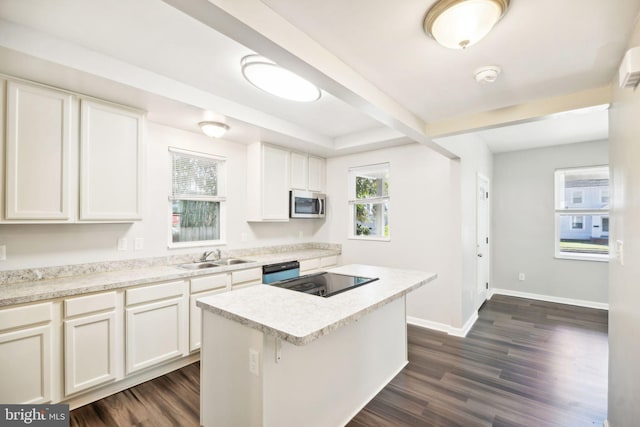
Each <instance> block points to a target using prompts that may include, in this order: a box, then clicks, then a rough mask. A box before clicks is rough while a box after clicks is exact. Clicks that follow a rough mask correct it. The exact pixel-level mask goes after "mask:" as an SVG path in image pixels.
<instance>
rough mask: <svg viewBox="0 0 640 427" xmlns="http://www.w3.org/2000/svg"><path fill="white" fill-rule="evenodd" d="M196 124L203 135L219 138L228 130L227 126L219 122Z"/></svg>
mask: <svg viewBox="0 0 640 427" xmlns="http://www.w3.org/2000/svg"><path fill="white" fill-rule="evenodd" d="M198 126H200V129H202V132H203V133H204V134H205V135H207V136H209V137H211V138H220V137H222V135H224V134H225V133H226V132H227V131H228V130H229V126H228V125H226V124H224V123H221V122H209V121H207V122H200V123H198Z"/></svg>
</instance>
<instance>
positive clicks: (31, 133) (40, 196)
mask: <svg viewBox="0 0 640 427" xmlns="http://www.w3.org/2000/svg"><path fill="white" fill-rule="evenodd" d="M72 103H73V96H72V95H71V94H69V93H66V92H62V91H59V90H55V89H50V88H46V87H43V86H37V85H30V84H26V83H20V82H15V81H8V82H7V107H6V108H7V109H6V140H5V166H6V176H5V180H6V181H5V215H4V216H5V219H6V220H36V221H47V222H66V221H70V220H71V219H72V212H71V190H70V183H71V177H70V174H71V164H70V161H71V156H72V153H71V145H72V142H74V141H73V133H72V132H73V121H72V105H73V104H72Z"/></svg>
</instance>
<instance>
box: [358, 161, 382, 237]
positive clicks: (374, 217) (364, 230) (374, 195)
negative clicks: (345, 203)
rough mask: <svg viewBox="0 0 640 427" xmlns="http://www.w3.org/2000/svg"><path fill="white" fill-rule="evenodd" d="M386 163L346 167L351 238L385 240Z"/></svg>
mask: <svg viewBox="0 0 640 427" xmlns="http://www.w3.org/2000/svg"><path fill="white" fill-rule="evenodd" d="M389 170H390V165H389V163H380V164H375V165H368V166H360V167H353V168H350V169H349V215H350V223H351V228H350V229H351V231H350V233H349V237H350V238H352V239H366V240H389V237H390V235H389Z"/></svg>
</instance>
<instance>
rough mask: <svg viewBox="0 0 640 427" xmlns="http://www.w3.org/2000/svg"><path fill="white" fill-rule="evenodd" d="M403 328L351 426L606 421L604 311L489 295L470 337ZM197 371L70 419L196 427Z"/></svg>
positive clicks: (517, 426) (569, 425) (568, 425)
mask: <svg viewBox="0 0 640 427" xmlns="http://www.w3.org/2000/svg"><path fill="white" fill-rule="evenodd" d="M408 332H409V333H408V335H409V364H408V365H407V367H406V368H405V369H404V370H403V371H402V372H401V373H400V374H398V375H397V376H396V377H395V378H394V379H393V380H392V381H391V382H390V383H389V384H388V385H387V386H386V387H385V388H384V389H383V390H382V391H381V392H380V393H379V394H378V395H377V396H376V397H375V398H374V399H373V400H371V402H369V404H368V405H367V406H366V407H365V408H364V409H363V410H362V411H361V412H360V413H359V414H357V415H356V416H355V417H354V418H353V419H352V420H351V421H350V423H349V424H348V427H365V426H366V427H404V426H420V427H429V426H439V427H454V426H464V427H473V426H494V427H504V426H512V427H521V426H536V427H543V426H549V427H556V426H557V427H574V426H575V427H582V426H602V424H603V421H604V419H605V418H606V408H607V358H608V344H607V312H606V311H602V310H595V309H587V308H581V307H573V306H568V305H561V304H553V303H547V302H540V301H534V300H527V299H522V298H514V297H506V296H500V295H495V296H494V297H493V298H492V299H491V300H490V301H487V303H486V304H485V305H484V306H483V308H482V309H481V310H480V312H479V319H478V321H477V322H476V323H475V325H474V327H473V328H472V330H471V331H470V332H469V334H468V335H467V337H466V338H457V337H451V336H449V335H446V334H444V333H440V332H436V331H431V330H428V329H422V328H418V327H414V326H409V329H408ZM199 372H200V365H199V364H198V363H195V364H193V365H190V366H187V367H185V368H183V369H181V370H178V371H175V372H172V373H170V374H168V375H165V376H163V377H161V378H157V379H155V380H152V381H149V382H147V383H144V384H141V385H139V386H137V387H133V388H131V389H129V390H126V391H124V392H121V393H118V394H115V395H113V396H110V397H107V398H105V399H102V400H100V401H98V402H94V403H92V404H90V405H87V406H83V407H81V408H78V409H76V410H74V411H72V412H71V423H70V424H71V426H90V427H94V426H95V427H102V426H105V427H113V426H197V425H199V415H198V413H199V383H200V381H199ZM300 427H303V426H300ZM328 427H330V426H328Z"/></svg>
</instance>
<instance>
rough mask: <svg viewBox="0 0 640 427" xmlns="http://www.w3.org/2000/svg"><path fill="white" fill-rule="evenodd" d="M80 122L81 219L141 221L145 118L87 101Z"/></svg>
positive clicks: (132, 112)
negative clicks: (143, 126) (143, 127)
mask: <svg viewBox="0 0 640 427" xmlns="http://www.w3.org/2000/svg"><path fill="white" fill-rule="evenodd" d="M80 118H81V120H80V129H81V133H80V219H81V220H89V221H102V220H138V219H141V217H142V215H141V199H142V198H141V186H142V176H143V175H142V167H143V146H142V120H143V116H142V114H140V113H139V112H137V111H133V110H128V109H125V108H122V107H116V106H113V105H111V104H106V103H101V102H97V101H93V100H91V101H89V100H85V99H83V100H82V101H81V112H80Z"/></svg>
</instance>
